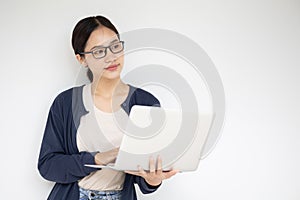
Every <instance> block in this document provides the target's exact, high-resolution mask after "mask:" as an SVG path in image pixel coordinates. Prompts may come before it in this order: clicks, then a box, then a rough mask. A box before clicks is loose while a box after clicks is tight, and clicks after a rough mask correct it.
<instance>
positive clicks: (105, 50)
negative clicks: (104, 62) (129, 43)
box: [78, 41, 125, 59]
mask: <svg viewBox="0 0 300 200" xmlns="http://www.w3.org/2000/svg"><path fill="white" fill-rule="evenodd" d="M116 43H121V44H122V49H121V50H120V51H118V52H115V53H114V52H113V51H112V50H111V47H112V46H113V45H114V44H116ZM124 43H125V42H124V41H118V42H115V43H113V44H111V45H109V46H106V47H105V46H98V47H101V48H104V52H105V54H104V56H103V57H101V58H104V57H105V56H106V54H107V49H109V50H110V52H112V53H113V54H118V53H120V52H122V51H123V50H124ZM98 47H97V48H98ZM93 52H94V50H92V51H85V52H78V54H80V55H85V54H92V55H93V57H94V58H95V59H101V58H96V56H95V55H94V53H93Z"/></svg>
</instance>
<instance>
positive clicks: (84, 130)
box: [77, 84, 128, 191]
mask: <svg viewBox="0 0 300 200" xmlns="http://www.w3.org/2000/svg"><path fill="white" fill-rule="evenodd" d="M82 95H83V103H84V106H85V108H86V109H87V110H88V111H89V113H88V114H86V115H84V116H82V117H81V120H80V125H79V127H78V130H77V147H78V150H79V151H88V152H95V151H100V152H104V151H108V150H110V149H113V148H116V147H119V146H120V144H121V140H122V137H123V132H122V124H123V123H122V121H123V122H124V121H126V120H127V119H128V115H127V114H126V112H125V111H124V110H123V109H122V108H121V109H120V110H118V111H117V112H115V113H106V112H103V111H101V110H99V109H98V108H96V107H95V106H94V103H93V98H92V93H91V84H88V85H85V86H84V88H83V93H82ZM116 119H117V120H116ZM120 119H121V120H120ZM124 179H125V173H124V172H120V171H115V170H112V169H101V170H97V171H95V172H92V173H91V174H90V175H88V176H86V177H84V178H83V179H81V180H79V182H78V184H79V186H80V187H82V188H85V189H90V190H100V191H105V190H121V189H122V188H123V183H124Z"/></svg>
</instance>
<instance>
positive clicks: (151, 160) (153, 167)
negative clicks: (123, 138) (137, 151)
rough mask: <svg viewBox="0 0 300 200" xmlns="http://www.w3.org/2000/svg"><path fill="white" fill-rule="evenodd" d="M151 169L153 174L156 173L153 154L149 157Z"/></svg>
mask: <svg viewBox="0 0 300 200" xmlns="http://www.w3.org/2000/svg"><path fill="white" fill-rule="evenodd" d="M149 170H150V173H151V174H153V173H155V161H154V158H153V157H152V156H151V157H150V159H149Z"/></svg>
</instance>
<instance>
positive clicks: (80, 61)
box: [76, 54, 87, 67]
mask: <svg viewBox="0 0 300 200" xmlns="http://www.w3.org/2000/svg"><path fill="white" fill-rule="evenodd" d="M76 59H77V60H78V62H79V63H80V65H82V66H83V67H87V64H86V61H85V58H84V57H82V56H81V55H79V54H76Z"/></svg>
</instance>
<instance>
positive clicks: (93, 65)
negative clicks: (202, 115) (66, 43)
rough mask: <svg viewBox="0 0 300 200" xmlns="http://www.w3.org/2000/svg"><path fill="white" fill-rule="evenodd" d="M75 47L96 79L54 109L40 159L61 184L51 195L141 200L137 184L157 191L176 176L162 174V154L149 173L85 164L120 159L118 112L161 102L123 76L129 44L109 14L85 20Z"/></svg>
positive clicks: (65, 96) (58, 100)
mask: <svg viewBox="0 0 300 200" xmlns="http://www.w3.org/2000/svg"><path fill="white" fill-rule="evenodd" d="M72 46H73V49H74V52H75V55H76V58H77V60H78V61H79V63H80V64H81V65H83V66H84V67H87V68H88V77H89V79H90V81H91V83H90V84H87V85H83V86H80V87H74V88H71V89H68V90H66V91H64V92H62V93H61V94H59V95H58V96H57V97H56V98H55V100H54V102H53V104H52V106H51V108H50V111H49V115H48V119H47V124H46V127H45V131H44V137H43V141H42V145H41V150H40V155H39V160H38V169H39V171H40V174H41V175H42V176H43V177H44V178H45V179H47V180H50V181H53V182H56V184H55V186H54V187H53V189H52V191H51V193H50V195H49V197H48V199H55V200H58V199H64V200H68V199H70V200H74V199H80V200H85V199H116V200H119V199H123V200H135V199H137V198H136V191H135V188H134V184H135V183H136V184H138V185H139V188H140V190H141V191H142V192H143V193H145V194H146V193H151V192H154V191H156V189H157V188H158V187H159V186H160V185H161V182H162V180H164V179H167V178H170V177H171V176H173V175H175V174H176V171H175V170H172V171H170V172H162V170H161V159H159V158H158V159H157V165H155V164H154V163H155V161H154V159H150V161H149V166H150V171H149V172H145V171H144V170H143V169H138V170H139V171H137V172H133V171H132V172H131V171H128V172H127V171H126V173H125V172H122V171H113V170H109V169H95V168H90V167H86V166H85V164H98V165H106V164H108V163H111V162H114V160H115V159H116V156H117V154H118V146H119V145H120V143H121V139H122V132H121V130H120V128H119V127H118V126H117V125H116V124H115V123H114V121H113V115H118V116H122V117H125V118H126V116H127V117H128V115H129V113H130V110H131V108H132V106H133V105H147V106H159V101H158V100H157V99H156V98H155V97H154V96H153V95H152V94H150V93H149V92H146V91H144V90H142V89H139V88H135V87H133V86H131V85H127V84H125V83H124V82H123V81H122V80H121V79H120V73H121V70H122V68H123V65H124V55H123V53H124V52H123V49H124V42H123V41H120V36H119V33H118V31H117V29H116V28H115V26H114V25H113V24H112V23H111V22H110V21H109V20H108V19H107V18H105V17H103V16H96V17H87V18H85V19H82V20H80V21H79V22H78V24H77V25H76V26H75V28H74V30H73V35H72ZM98 125H99V126H101V127H100V128H99V126H98Z"/></svg>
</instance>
